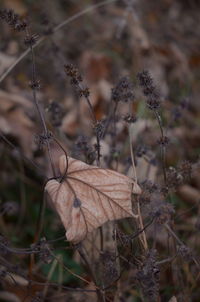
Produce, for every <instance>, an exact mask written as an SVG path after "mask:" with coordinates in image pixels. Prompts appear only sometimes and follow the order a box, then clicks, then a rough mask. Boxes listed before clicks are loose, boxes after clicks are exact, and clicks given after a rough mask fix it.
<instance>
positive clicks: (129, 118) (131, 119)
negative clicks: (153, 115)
mask: <svg viewBox="0 0 200 302" xmlns="http://www.w3.org/2000/svg"><path fill="white" fill-rule="evenodd" d="M124 121H125V122H127V123H129V124H131V123H135V122H136V121H137V117H136V116H135V115H131V114H127V115H125V116H124Z"/></svg>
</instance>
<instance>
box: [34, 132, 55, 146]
mask: <svg viewBox="0 0 200 302" xmlns="http://www.w3.org/2000/svg"><path fill="white" fill-rule="evenodd" d="M52 138H53V134H52V133H51V132H50V131H48V132H47V133H43V134H39V135H36V136H35V142H36V144H37V145H38V146H39V149H41V148H42V146H44V145H46V144H47V141H49V140H51V139H52Z"/></svg>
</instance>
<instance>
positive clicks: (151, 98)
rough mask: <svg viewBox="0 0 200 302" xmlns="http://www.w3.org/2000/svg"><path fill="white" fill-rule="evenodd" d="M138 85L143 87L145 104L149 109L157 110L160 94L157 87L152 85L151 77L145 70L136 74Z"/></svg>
mask: <svg viewBox="0 0 200 302" xmlns="http://www.w3.org/2000/svg"><path fill="white" fill-rule="evenodd" d="M137 78H138V80H139V84H140V86H141V87H142V88H143V93H144V95H145V96H146V98H147V101H146V103H147V106H148V107H149V109H150V110H157V109H158V108H159V107H160V99H159V97H160V95H159V93H158V90H157V88H156V87H155V86H154V83H153V79H152V77H151V76H150V73H149V72H148V71H147V70H144V71H142V72H139V73H138V75H137Z"/></svg>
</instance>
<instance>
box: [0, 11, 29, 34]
mask: <svg viewBox="0 0 200 302" xmlns="http://www.w3.org/2000/svg"><path fill="white" fill-rule="evenodd" d="M0 19H1V20H2V21H4V22H6V23H7V24H8V25H9V26H11V27H12V28H13V29H14V30H16V31H19V32H20V31H24V30H25V29H26V27H27V21H25V20H20V17H19V15H17V14H15V12H14V11H13V10H11V9H0Z"/></svg>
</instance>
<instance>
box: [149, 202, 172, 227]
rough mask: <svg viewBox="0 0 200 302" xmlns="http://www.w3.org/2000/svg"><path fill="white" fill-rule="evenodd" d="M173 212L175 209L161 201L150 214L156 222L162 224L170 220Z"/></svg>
mask: <svg viewBox="0 0 200 302" xmlns="http://www.w3.org/2000/svg"><path fill="white" fill-rule="evenodd" d="M174 213H175V211H174V208H173V206H172V205H171V204H169V203H167V202H161V203H160V204H158V205H156V208H155V210H154V211H153V212H152V215H153V216H154V217H155V219H156V222H157V223H159V224H164V223H167V222H169V221H170V220H171V218H172V215H174Z"/></svg>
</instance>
